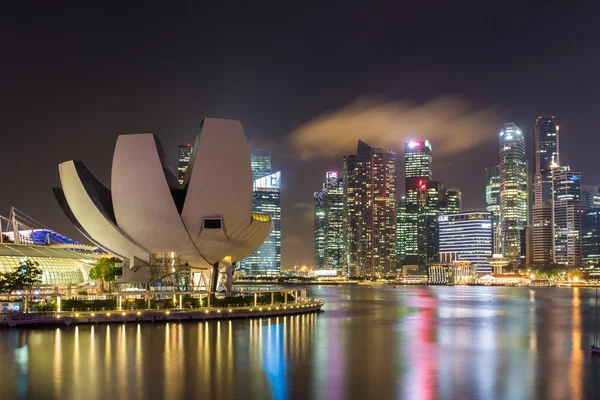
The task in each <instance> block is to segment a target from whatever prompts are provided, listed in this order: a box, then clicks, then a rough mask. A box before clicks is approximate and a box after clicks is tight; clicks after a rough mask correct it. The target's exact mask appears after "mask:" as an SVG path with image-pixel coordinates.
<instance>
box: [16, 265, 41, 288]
mask: <svg viewBox="0 0 600 400" xmlns="http://www.w3.org/2000/svg"><path fill="white" fill-rule="evenodd" d="M39 267H40V264H38V262H37V261H31V260H30V259H29V258H27V257H25V258H24V259H22V260H21V265H19V266H18V267H17V269H16V270H15V272H14V273H13V274H14V276H13V278H14V280H15V282H14V283H15V284H16V286H17V287H15V289H21V290H25V289H27V290H28V291H29V293H31V292H32V290H33V286H35V285H39V284H41V283H42V270H41V269H40V268H39ZM13 290H14V289H13Z"/></svg>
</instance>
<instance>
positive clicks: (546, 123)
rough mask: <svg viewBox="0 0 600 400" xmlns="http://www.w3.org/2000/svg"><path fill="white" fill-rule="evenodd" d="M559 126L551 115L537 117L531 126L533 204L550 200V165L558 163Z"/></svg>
mask: <svg viewBox="0 0 600 400" xmlns="http://www.w3.org/2000/svg"><path fill="white" fill-rule="evenodd" d="M559 149H560V146H559V126H558V125H557V124H556V121H555V120H554V116H552V117H541V116H540V117H537V119H536V120H535V126H534V127H533V151H534V157H535V158H534V159H535V166H534V170H533V191H534V194H535V197H534V199H533V200H534V202H533V203H534V204H544V203H546V202H548V201H550V200H552V165H553V164H557V165H560V152H559Z"/></svg>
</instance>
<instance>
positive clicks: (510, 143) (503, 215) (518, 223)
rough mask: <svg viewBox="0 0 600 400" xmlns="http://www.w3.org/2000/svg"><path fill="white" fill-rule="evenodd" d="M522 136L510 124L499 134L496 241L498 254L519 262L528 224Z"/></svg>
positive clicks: (524, 154)
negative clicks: (498, 248) (500, 252)
mask: <svg viewBox="0 0 600 400" xmlns="http://www.w3.org/2000/svg"><path fill="white" fill-rule="evenodd" d="M527 198H528V189H527V157H526V153H525V137H524V136H523V133H522V132H521V130H520V129H519V127H518V126H517V125H516V124H514V123H507V124H505V125H504V126H503V128H502V130H501V131H500V242H501V249H502V253H503V255H504V256H505V257H508V258H510V259H511V260H514V261H517V262H518V261H520V255H521V250H522V249H521V234H522V231H523V230H524V229H525V227H526V226H527V223H528V219H527V210H528V202H527Z"/></svg>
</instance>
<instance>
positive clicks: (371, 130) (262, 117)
mask: <svg viewBox="0 0 600 400" xmlns="http://www.w3.org/2000/svg"><path fill="white" fill-rule="evenodd" d="M5 3H13V4H10V5H8V4H3V5H2V11H1V12H0V43H1V46H0V51H1V53H0V54H1V62H0V73H1V76H2V79H1V80H0V85H1V86H0V110H1V111H0V132H1V147H0V149H1V150H2V153H1V156H2V167H3V171H4V174H3V179H2V184H1V186H0V187H1V191H0V214H2V215H7V214H8V213H9V210H10V207H11V206H15V207H17V208H18V209H20V210H22V211H24V212H26V213H28V214H29V215H31V216H33V217H34V218H36V219H38V220H40V221H42V222H44V223H45V224H46V225H48V226H49V227H51V228H53V229H55V230H57V231H59V232H61V233H64V234H66V235H70V236H73V237H75V238H78V239H80V238H81V236H80V235H78V233H76V231H75V229H74V228H73V227H72V226H71V225H70V223H69V222H68V220H67V218H66V217H65V216H64V215H63V213H62V211H61V210H60V208H59V207H58V205H57V204H56V201H55V199H54V197H53V194H52V190H51V189H52V187H53V186H57V185H58V183H59V180H58V172H57V165H58V163H60V162H62V161H65V160H69V159H78V160H81V161H83V162H84V163H85V164H86V165H87V167H88V168H89V169H90V170H91V171H92V173H94V174H95V175H96V176H97V177H98V178H99V179H101V180H102V181H103V182H104V183H105V184H106V185H109V183H110V181H109V177H110V167H111V161H112V152H113V149H114V145H115V142H116V138H117V135H119V134H123V133H140V132H151V133H155V134H157V135H159V136H160V138H161V141H162V143H163V146H164V147H165V149H166V151H167V153H168V155H169V157H170V160H171V164H172V167H173V168H174V167H175V163H176V152H177V145H178V144H183V143H188V142H192V141H193V139H194V137H195V135H196V134H197V133H198V128H199V125H200V122H201V119H202V118H203V117H218V118H232V119H239V120H241V121H242V124H243V126H244V129H245V131H246V136H247V138H248V139H249V141H250V144H251V146H253V147H256V148H265V149H270V150H272V151H273V164H274V168H276V169H280V170H281V171H282V174H283V185H284V187H283V189H282V218H283V220H282V240H283V244H282V258H283V266H284V267H291V266H292V265H294V264H295V263H299V264H302V263H308V264H310V263H312V259H313V246H312V240H313V237H312V232H313V225H312V193H313V192H314V191H317V190H319V189H320V187H321V184H322V181H323V179H324V174H325V171H326V170H341V156H342V155H343V154H346V153H353V152H355V150H356V142H357V140H358V139H359V138H360V139H363V140H365V141H366V142H367V143H369V144H371V145H372V146H382V147H390V148H393V149H395V150H397V152H398V158H399V159H400V160H402V158H403V144H404V141H405V140H408V139H429V140H431V142H432V145H433V150H434V153H433V154H434V164H433V174H434V179H436V180H440V181H442V182H444V183H446V185H447V186H448V187H458V188H460V189H462V191H463V198H464V206H465V209H477V208H482V207H483V206H484V182H485V177H484V168H485V167H486V166H488V165H491V164H493V163H494V162H495V159H496V158H497V153H498V148H497V147H498V144H497V139H498V137H497V135H498V132H499V131H500V128H501V126H502V123H504V122H513V121H514V122H515V123H517V125H519V126H520V127H521V129H522V130H523V131H524V133H525V134H526V135H527V138H528V143H527V145H528V146H529V147H528V155H529V156H530V157H531V129H532V127H533V124H534V122H535V118H536V117H537V116H538V115H555V116H556V118H557V121H558V123H559V125H560V128H561V129H560V131H561V142H560V146H561V161H562V163H563V164H570V165H571V167H572V169H574V170H577V171H581V172H582V180H583V183H584V184H598V183H600V168H599V167H598V159H597V157H598V154H599V150H600V131H599V126H600V124H599V123H598V118H599V117H600V115H599V112H598V106H599V103H600V101H599V100H598V94H599V93H600V84H599V82H600V80H599V79H598V73H599V71H600V51H599V49H600V30H599V29H598V15H599V14H600V5H598V3H596V4H592V3H594V2H554V3H552V4H549V3H548V2H545V3H546V4H544V3H539V4H533V3H532V4H530V5H525V6H524V5H522V4H521V3H523V2H522V1H499V2H481V1H477V2H460V1H454V2H451V1H447V2H446V1H434V0H432V1H429V0H424V1H419V2H406V5H399V3H401V2H398V1H384V2H369V3H368V5H367V2H347V1H346V2H335V3H328V5H323V4H322V2H315V3H314V4H311V2H309V1H304V2H297V3H296V5H292V2H273V3H269V4H267V3H264V2H241V1H240V2H207V3H206V4H201V2H183V1H181V2H162V3H161V4H163V5H165V7H158V6H156V7H154V6H151V4H152V3H151V2H141V1H139V2H136V1H132V2H118V3H117V2H115V3H106V4H104V5H99V3H98V4H97V5H96V6H89V5H87V3H88V2H80V3H73V5H70V6H64V5H59V4H58V3H55V2H39V4H37V5H36V4H34V3H26V2H5ZM235 3H239V4H235ZM485 3H488V4H485ZM172 4H176V5H175V6H173V5H172ZM166 5H169V7H166ZM398 176H399V177H402V176H403V166H402V163H398ZM402 193H403V182H402V179H399V185H398V194H399V195H401V194H402Z"/></svg>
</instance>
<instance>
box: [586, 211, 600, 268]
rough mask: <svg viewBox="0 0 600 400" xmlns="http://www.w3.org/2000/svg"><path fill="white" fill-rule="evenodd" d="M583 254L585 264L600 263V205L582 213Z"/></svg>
mask: <svg viewBox="0 0 600 400" xmlns="http://www.w3.org/2000/svg"><path fill="white" fill-rule="evenodd" d="M581 236H582V238H581V243H582V245H581V248H582V251H581V254H582V259H583V262H584V263H585V264H588V265H591V264H596V265H598V264H600V207H598V208H589V209H587V210H584V211H583V214H581Z"/></svg>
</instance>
